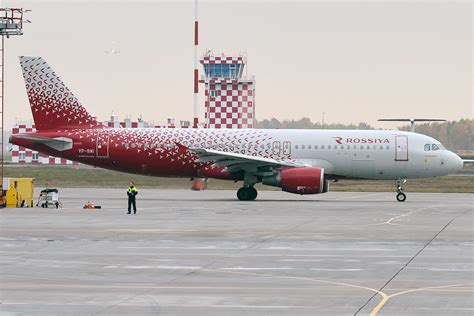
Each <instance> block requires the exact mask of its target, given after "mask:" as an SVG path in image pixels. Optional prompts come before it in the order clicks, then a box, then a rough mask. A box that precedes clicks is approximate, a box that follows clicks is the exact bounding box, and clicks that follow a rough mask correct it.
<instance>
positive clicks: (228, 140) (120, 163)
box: [10, 56, 463, 202]
mask: <svg viewBox="0 0 474 316" xmlns="http://www.w3.org/2000/svg"><path fill="white" fill-rule="evenodd" d="M20 64H21V68H22V70H23V77H24V80H25V85H26V90H27V94H28V99H29V103H30V106H31V110H32V113H33V119H34V122H35V126H36V130H37V131H36V132H30V133H23V134H15V135H12V136H11V138H10V142H11V143H13V144H16V145H18V146H22V147H26V148H30V149H32V150H36V151H39V152H43V153H46V154H48V155H52V156H56V157H62V158H66V159H69V160H74V161H78V162H80V163H83V164H86V165H92V166H96V167H100V168H105V169H111V170H117V171H123V172H128V173H134V174H142V175H149V176H160V177H188V178H195V177H203V178H216V179H225V180H232V181H243V186H242V187H241V188H240V189H239V190H238V191H237V198H238V199H239V200H241V201H251V200H255V199H256V197H257V194H258V193H257V190H256V189H255V184H257V183H262V184H264V185H269V186H274V187H279V188H281V190H282V191H285V192H289V193H295V194H301V195H303V194H320V193H325V192H328V190H329V181H333V180H334V181H337V180H339V179H374V180H378V179H380V180H395V185H396V192H397V194H396V199H397V201H399V202H403V201H405V200H406V194H405V193H404V184H405V182H406V179H416V178H430V177H437V176H443V175H448V174H451V173H453V172H455V171H457V170H459V169H461V168H462V167H463V160H462V159H461V158H460V157H459V156H457V155H456V154H455V153H453V152H451V151H449V150H447V149H446V148H445V147H444V146H443V145H442V144H441V143H440V142H439V141H437V140H436V139H434V138H431V137H428V136H425V135H422V134H417V133H412V132H400V131H393V130H390V131H384V130H288V129H280V130H272V129H208V128H110V127H107V126H104V125H103V124H101V123H100V122H98V121H97V120H96V118H95V117H93V116H92V115H91V114H90V113H89V112H87V110H86V109H85V108H84V107H83V106H82V104H81V103H80V102H79V100H78V99H77V98H76V97H75V96H74V94H73V93H72V92H71V91H70V90H69V89H68V88H67V87H66V85H65V84H64V83H63V82H62V81H61V79H60V78H59V77H58V76H57V75H56V73H55V72H54V71H53V70H52V69H51V67H49V66H48V64H47V63H46V61H45V60H44V59H43V58H41V57H24V56H21V57H20Z"/></svg>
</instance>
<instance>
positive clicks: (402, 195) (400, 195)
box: [397, 192, 407, 202]
mask: <svg viewBox="0 0 474 316" xmlns="http://www.w3.org/2000/svg"><path fill="white" fill-rule="evenodd" d="M406 199H407V196H406V194H405V193H402V192H400V193H398V194H397V201H398V202H405V200H406Z"/></svg>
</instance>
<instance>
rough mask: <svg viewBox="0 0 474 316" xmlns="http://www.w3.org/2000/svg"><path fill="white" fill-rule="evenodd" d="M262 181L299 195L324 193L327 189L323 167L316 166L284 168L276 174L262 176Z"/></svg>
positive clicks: (327, 184)
mask: <svg viewBox="0 0 474 316" xmlns="http://www.w3.org/2000/svg"><path fill="white" fill-rule="evenodd" d="M262 183H263V184H266V185H271V186H274V187H279V188H281V190H282V191H285V192H290V193H296V194H301V195H303V194H319V193H326V192H328V189H329V183H328V181H327V180H326V179H325V178H324V169H323V168H317V167H306V168H284V169H281V170H280V171H279V172H278V174H277V175H274V176H270V177H264V178H263V179H262Z"/></svg>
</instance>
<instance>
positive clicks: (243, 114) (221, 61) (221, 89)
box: [201, 51, 255, 128]
mask: <svg viewBox="0 0 474 316" xmlns="http://www.w3.org/2000/svg"><path fill="white" fill-rule="evenodd" d="M201 64H202V65H203V66H204V74H205V75H204V78H203V80H202V82H204V85H205V88H204V95H205V102H204V104H205V107H206V113H205V120H206V127H207V128H253V127H254V126H255V77H254V76H251V77H250V78H247V76H244V75H243V73H244V68H245V66H246V65H247V58H246V57H245V56H243V55H240V56H226V55H224V54H222V55H219V56H216V55H214V54H213V53H212V52H211V51H208V52H206V54H205V55H204V57H203V59H202V60H201Z"/></svg>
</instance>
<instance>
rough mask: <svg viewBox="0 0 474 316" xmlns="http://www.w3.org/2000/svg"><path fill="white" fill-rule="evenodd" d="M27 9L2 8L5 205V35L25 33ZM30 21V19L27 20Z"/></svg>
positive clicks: (0, 19) (0, 12) (2, 111)
mask: <svg viewBox="0 0 474 316" xmlns="http://www.w3.org/2000/svg"><path fill="white" fill-rule="evenodd" d="M28 11H29V10H28ZM24 12H26V10H23V8H0V35H1V36H2V40H1V47H0V50H1V55H2V56H1V65H0V67H1V68H2V69H1V70H0V74H1V78H0V81H1V91H0V98H1V113H0V115H1V124H2V126H1V129H2V137H1V141H2V142H1V144H0V145H1V146H0V147H1V150H0V151H1V154H0V155H1V157H0V160H1V166H0V173H1V182H0V192H1V197H2V203H1V204H2V205H3V190H4V188H3V174H4V173H3V164H4V147H5V137H4V127H5V118H4V113H5V37H7V38H10V36H15V35H23V32H22V29H23V22H24V21H23V13H24ZM26 22H29V21H26Z"/></svg>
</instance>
